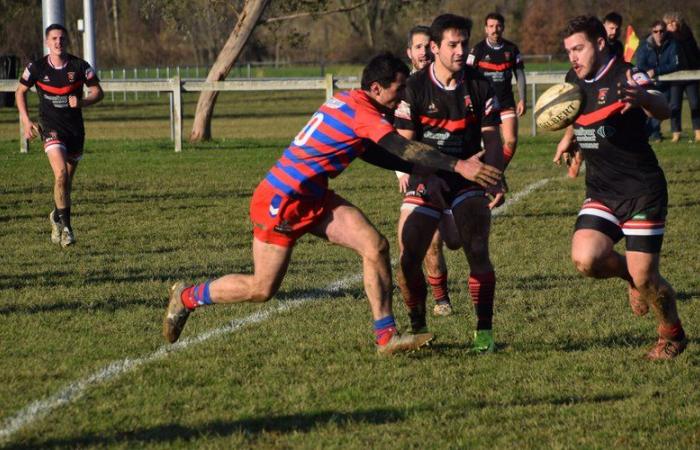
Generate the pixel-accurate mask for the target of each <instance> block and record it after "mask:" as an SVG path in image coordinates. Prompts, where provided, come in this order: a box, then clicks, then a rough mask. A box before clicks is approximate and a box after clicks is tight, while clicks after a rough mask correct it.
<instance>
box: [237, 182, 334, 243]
mask: <svg viewBox="0 0 700 450" xmlns="http://www.w3.org/2000/svg"><path fill="white" fill-rule="evenodd" d="M339 204H340V197H338V196H337V195H336V194H335V192H333V191H332V190H330V189H328V190H327V191H326V193H325V195H324V196H323V197H320V198H304V199H296V198H292V197H288V196H286V195H284V194H280V193H279V192H278V191H276V190H275V189H274V188H273V187H272V186H270V184H269V183H268V182H267V181H265V180H263V181H262V182H261V183H260V184H259V185H258V187H257V188H256V189H255V192H253V198H252V199H251V201H250V220H251V222H253V235H254V236H255V237H256V238H257V239H258V240H260V241H262V242H267V243H268V244H275V245H280V246H282V247H291V246H293V245H294V243H295V242H296V240H297V239H299V238H300V237H301V236H303V235H304V234H306V233H307V232H308V231H309V230H310V229H311V228H313V227H314V226H315V225H316V224H318V223H319V222H320V221H321V220H322V219H323V218H324V217H325V216H326V214H328V213H329V212H330V211H332V210H333V209H334V208H335V207H337V206H338V205H339Z"/></svg>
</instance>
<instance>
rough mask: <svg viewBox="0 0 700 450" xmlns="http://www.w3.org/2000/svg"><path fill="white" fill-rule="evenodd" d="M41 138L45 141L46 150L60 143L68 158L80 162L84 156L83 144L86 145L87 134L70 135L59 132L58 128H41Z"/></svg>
mask: <svg viewBox="0 0 700 450" xmlns="http://www.w3.org/2000/svg"><path fill="white" fill-rule="evenodd" d="M41 139H42V140H43V141H44V151H45V152H46V151H48V150H49V149H50V148H51V147H53V146H55V145H58V146H59V147H61V148H62V149H63V152H64V153H65V155H66V160H67V161H71V162H78V161H80V160H81V159H82V158H83V146H84V145H85V135H78V136H75V135H68V134H63V133H59V132H58V131H56V130H52V129H50V128H49V129H46V128H44V127H42V129H41Z"/></svg>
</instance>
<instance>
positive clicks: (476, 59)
mask: <svg viewBox="0 0 700 450" xmlns="http://www.w3.org/2000/svg"><path fill="white" fill-rule="evenodd" d="M467 65H469V66H472V67H475V68H476V69H478V70H479V72H481V73H482V74H484V76H486V78H488V79H489V80H490V81H491V83H492V84H493V87H494V89H495V90H496V95H497V96H498V101H499V102H500V104H501V107H502V108H512V107H514V106H515V101H514V98H513V84H512V83H513V74H514V72H515V70H516V69H523V70H524V69H525V65H524V64H523V59H522V57H521V56H520V50H518V46H517V45H515V44H514V43H512V42H510V41H508V40H505V39H503V40H502V42H501V43H500V44H499V45H492V44H490V43H489V42H488V40H487V39H484V40H483V41H481V42H479V43H478V44H476V45H475V46H474V47H473V48H472V49H471V50H470V51H469V56H467Z"/></svg>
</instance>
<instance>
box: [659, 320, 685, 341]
mask: <svg viewBox="0 0 700 450" xmlns="http://www.w3.org/2000/svg"><path fill="white" fill-rule="evenodd" d="M657 331H658V332H659V337H662V338H663V339H668V340H669V341H682V340H683V339H685V331H684V330H683V325H681V321H680V319H679V320H678V322H676V323H675V324H673V325H671V326H670V327H669V326H663V325H661V324H659V328H658V329H657Z"/></svg>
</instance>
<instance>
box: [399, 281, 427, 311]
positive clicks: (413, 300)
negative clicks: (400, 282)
mask: <svg viewBox="0 0 700 450" xmlns="http://www.w3.org/2000/svg"><path fill="white" fill-rule="evenodd" d="M406 284H407V287H408V298H404V299H403V301H404V303H405V304H406V306H407V307H408V309H416V308H417V307H419V306H423V307H425V297H426V296H427V295H428V289H427V286H426V285H425V279H424V278H423V277H422V276H420V277H415V278H414V279H410V280H406Z"/></svg>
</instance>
